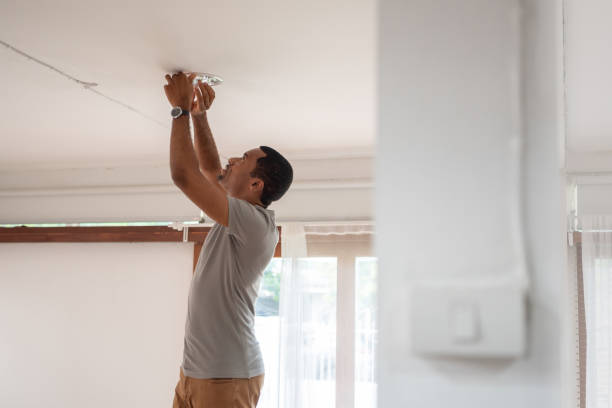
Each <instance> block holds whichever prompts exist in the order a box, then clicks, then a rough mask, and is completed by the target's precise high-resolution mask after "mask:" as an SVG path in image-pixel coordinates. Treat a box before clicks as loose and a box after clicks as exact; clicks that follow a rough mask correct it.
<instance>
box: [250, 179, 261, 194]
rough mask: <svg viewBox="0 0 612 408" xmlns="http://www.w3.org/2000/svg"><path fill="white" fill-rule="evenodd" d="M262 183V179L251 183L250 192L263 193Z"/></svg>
mask: <svg viewBox="0 0 612 408" xmlns="http://www.w3.org/2000/svg"><path fill="white" fill-rule="evenodd" d="M263 186H264V182H263V180H262V179H258V178H256V179H254V180H253V182H252V183H251V190H254V191H263Z"/></svg>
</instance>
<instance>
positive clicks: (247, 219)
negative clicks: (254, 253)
mask: <svg viewBox="0 0 612 408" xmlns="http://www.w3.org/2000/svg"><path fill="white" fill-rule="evenodd" d="M227 202H228V206H229V212H228V232H229V234H230V235H232V236H234V237H235V238H236V239H237V240H238V241H239V242H240V243H242V244H245V243H247V242H249V241H251V240H261V239H262V237H263V236H264V235H265V233H266V231H267V229H268V223H267V220H266V217H265V215H264V214H262V213H261V212H259V211H258V210H257V209H256V208H255V206H254V205H252V204H250V203H248V202H246V201H244V200H241V199H239V198H235V197H231V196H228V197H227Z"/></svg>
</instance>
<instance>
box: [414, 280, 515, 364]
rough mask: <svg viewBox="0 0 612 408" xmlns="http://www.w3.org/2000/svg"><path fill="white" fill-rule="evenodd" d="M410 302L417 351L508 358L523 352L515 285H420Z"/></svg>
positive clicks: (416, 285)
mask: <svg viewBox="0 0 612 408" xmlns="http://www.w3.org/2000/svg"><path fill="white" fill-rule="evenodd" d="M410 303H411V313H410V317H411V324H410V328H411V343H412V350H413V351H414V352H415V353H417V354H422V355H428V356H455V357H500V358H511V357H520V356H522V355H524V353H525V348H526V316H525V313H526V305H525V293H524V290H523V289H522V288H520V287H518V285H510V284H493V283H491V284H473V285H470V284H467V283H462V284H452V283H418V284H415V285H414V286H413V288H412V292H411V302H410Z"/></svg>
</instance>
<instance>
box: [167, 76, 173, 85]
mask: <svg viewBox="0 0 612 408" xmlns="http://www.w3.org/2000/svg"><path fill="white" fill-rule="evenodd" d="M166 81H168V85H172V78H170V75H168V74H166Z"/></svg>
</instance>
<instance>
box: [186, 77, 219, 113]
mask: <svg viewBox="0 0 612 408" xmlns="http://www.w3.org/2000/svg"><path fill="white" fill-rule="evenodd" d="M194 94H195V97H194V98H193V101H192V104H191V115H192V116H194V115H195V116H201V115H204V113H205V112H206V111H207V110H208V109H210V105H212V103H213V101H214V100H215V91H213V89H212V86H210V85H208V84H207V83H206V82H198V84H197V85H196V86H195V89H194Z"/></svg>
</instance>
